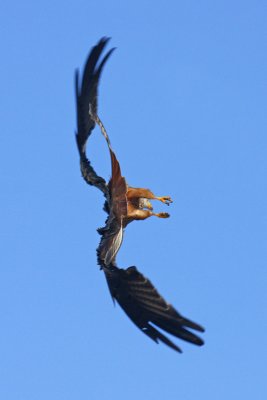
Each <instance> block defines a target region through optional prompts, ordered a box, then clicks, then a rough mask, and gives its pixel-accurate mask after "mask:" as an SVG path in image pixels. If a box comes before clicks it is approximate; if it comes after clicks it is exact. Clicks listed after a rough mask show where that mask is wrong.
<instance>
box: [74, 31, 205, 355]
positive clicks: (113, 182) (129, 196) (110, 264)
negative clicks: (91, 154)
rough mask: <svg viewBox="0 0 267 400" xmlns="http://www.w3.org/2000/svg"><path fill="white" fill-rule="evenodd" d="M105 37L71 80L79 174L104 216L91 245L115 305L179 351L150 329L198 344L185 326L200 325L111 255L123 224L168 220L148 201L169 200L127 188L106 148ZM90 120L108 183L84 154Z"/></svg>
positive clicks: (191, 327) (198, 340)
mask: <svg viewBox="0 0 267 400" xmlns="http://www.w3.org/2000/svg"><path fill="white" fill-rule="evenodd" d="M108 40H109V39H107V38H102V39H101V40H100V41H99V42H98V43H97V45H96V46H94V47H93V48H92V50H91V52H90V54H89V56H88V58H87V61H86V64H85V67H84V71H83V77H82V80H81V82H79V74H78V72H76V78H75V83H76V100H77V125H78V130H77V133H76V140H77V146H78V150H79V154H80V166H81V172H82V176H83V178H84V179H85V181H86V182H87V183H88V184H89V185H93V186H95V187H97V188H98V189H100V190H101V191H102V192H103V194H104V196H105V198H106V201H105V205H104V210H105V211H106V212H107V214H108V218H107V220H106V224H105V226H104V227H103V228H99V229H98V232H99V234H100V235H101V240H100V244H99V246H98V249H97V257H98V264H99V265H100V268H101V269H103V271H104V273H105V276H106V279H107V283H108V286H109V289H110V293H111V295H112V298H113V299H114V300H116V301H117V302H118V303H119V304H120V306H121V307H122V308H123V310H124V311H125V312H126V314H127V315H128V316H129V318H130V319H131V320H132V321H133V322H134V323H135V324H136V325H137V326H138V327H139V328H140V329H141V330H142V331H143V332H144V333H145V334H146V335H148V336H149V337H150V338H151V339H153V340H154V341H155V342H157V343H158V342H159V341H162V342H163V343H165V344H166V345H168V346H169V347H171V348H173V349H175V350H176V351H179V352H181V349H180V348H179V347H178V346H177V345H175V344H174V343H173V342H171V340H170V339H168V338H167V337H166V336H165V335H163V333H161V332H160V331H159V330H158V329H156V326H157V327H158V328H160V329H162V330H163V331H166V332H167V333H170V334H172V335H174V336H176V337H178V338H180V339H183V340H186V341H188V342H191V343H193V344H196V345H202V344H203V343H204V342H203V340H202V339H201V338H200V337H198V336H197V335H196V334H195V333H193V332H191V331H190V330H188V329H187V328H189V329H193V330H197V331H199V332H203V331H204V329H203V328H202V327H201V326H200V325H198V324H196V323H194V322H192V321H190V320H188V319H187V318H184V317H183V316H182V315H181V314H179V313H178V312H177V311H176V310H175V309H174V308H173V306H172V305H170V304H169V303H167V302H166V301H165V300H164V299H163V297H162V296H161V295H160V294H159V293H158V292H157V290H156V289H155V287H154V286H153V285H152V283H151V282H150V281H149V280H148V279H146V278H145V277H144V276H143V275H142V274H141V273H140V272H139V271H138V270H137V269H136V267H129V268H127V269H121V268H118V266H117V265H116V255H117V253H118V251H119V248H120V246H121V244H122V240H123V233H124V229H125V228H126V226H127V225H128V224H129V223H130V222H132V221H134V220H143V219H146V218H149V217H151V216H156V217H159V218H168V217H169V214H168V213H165V212H160V213H154V212H153V208H152V205H151V202H150V200H159V201H161V202H162V203H165V204H167V205H169V204H170V203H171V202H172V200H171V198H170V197H169V196H162V197H158V196H155V195H154V194H153V193H152V192H151V191H150V190H149V189H144V188H133V187H130V186H128V184H127V182H126V180H125V178H124V177H123V176H122V174H121V168H120V164H119V162H118V160H117V158H116V155H115V153H114V152H113V150H112V148H111V144H110V140H109V137H108V135H107V132H106V130H105V128H104V126H103V124H102V122H101V121H100V119H99V117H98V115H97V108H98V107H97V99H98V84H99V79H100V75H101V72H102V69H103V66H104V65H105V63H106V61H107V60H108V58H109V56H110V55H111V53H112V52H113V50H114V49H111V50H109V52H108V53H107V54H106V55H105V57H104V58H103V59H102V61H101V62H100V63H99V59H100V56H101V53H102V52H103V50H104V47H105V46H106V44H107V42H108ZM95 124H98V125H99V127H100V129H101V132H102V133H103V135H104V137H105V139H106V141H107V145H108V149H109V153H110V158H111V170H112V174H111V179H110V180H109V182H108V183H107V182H106V181H105V179H103V178H102V177H100V176H98V175H97V173H96V172H95V170H94V169H93V167H92V166H91V163H90V161H89V160H88V158H87V156H86V144H87V141H88V138H89V136H90V135H91V133H92V130H93V129H94V127H95Z"/></svg>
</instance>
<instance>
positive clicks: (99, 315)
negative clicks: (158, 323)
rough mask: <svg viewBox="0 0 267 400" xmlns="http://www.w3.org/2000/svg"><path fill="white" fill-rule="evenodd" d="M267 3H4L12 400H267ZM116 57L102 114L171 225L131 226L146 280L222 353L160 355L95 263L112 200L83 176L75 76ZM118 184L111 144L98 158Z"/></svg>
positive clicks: (129, 250) (4, 333)
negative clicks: (91, 60)
mask: <svg viewBox="0 0 267 400" xmlns="http://www.w3.org/2000/svg"><path fill="white" fill-rule="evenodd" d="M266 14H267V9H266V2H264V1H260V0H254V1H246V0H245V1H227V0H226V1H212V0H209V1H197V0H194V1H193V0H191V1H190V0H189V1H180V0H178V1H174V0H172V1H166V2H163V1H145V0H142V1H141V0H135V1H118V0H114V1H108V0H104V1H103V0H99V1H89V0H87V1H82V0H76V1H53V2H52V1H50V2H47V1H27V0H25V1H18V0H17V1H13V2H12V1H7V0H2V2H1V5H0V15H1V17H0V19H1V21H0V42H1V55H2V57H1V65H0V68H1V74H0V79H1V97H0V102H1V107H0V113H1V116H0V124H1V135H0V146H1V159H0V170H1V176H0V179H1V183H0V184H1V194H0V201H1V207H0V214H1V242H0V243H1V244H0V246H1V252H0V264H1V267H0V274H1V276H0V315H1V328H0V382H1V383H0V398H1V399H3V400H47V399H49V400H72V399H75V400H78V399H90V400H96V399H101V400H106V399H117V400H122V399H123V400H124V399H125V398H127V399H128V400H132V399H144V398H146V399H154V400H159V399H168V400H176V399H183V400H191V399H194V400H195V399H205V400H225V399H227V400H232V399H235V400H236V399H244V400H246V399H249V400H251V399H253V400H262V399H265V398H267V382H266V376H267V375H266V373H267V369H266V362H267V359H266V358H267V333H266V328H267V289H266V285H267V272H266V267H267V264H266V261H267V250H266V239H267V226H266V225H267V210H266V209H267V207H266V195H267V188H266V172H267V157H266V155H267V154H266V153H267V135H266V133H267V132H266V122H267V121H266V67H267V65H266V64H267V63H266V55H267V51H266V50H267V49H266V42H267V40H266V39H267V38H266V33H267V32H266V31H267V29H266ZM102 36H111V37H112V41H111V43H110V46H115V47H117V50H116V51H115V53H113V55H112V57H111V59H110V60H109V61H108V63H107V65H106V67H105V70H104V73H103V76H102V80H101V87H100V98H99V114H100V117H101V118H102V120H103V122H104V123H105V125H106V128H107V130H108V133H109V135H110V138H111V142H112V146H113V148H114V150H115V152H116V154H117V156H118V159H119V160H120V163H121V167H122V172H123V174H124V175H125V176H126V178H127V180H128V182H129V183H130V184H131V185H133V186H144V187H149V188H150V189H152V190H153V191H154V192H155V193H156V194H159V195H171V196H172V198H173V200H174V203H173V204H172V205H171V206H170V208H168V209H167V207H165V206H164V205H163V204H162V205H161V204H155V208H156V209H157V210H160V211H169V212H170V213H171V218H170V219H168V220H158V219H156V218H155V219H152V218H151V219H150V220H148V221H145V222H139V223H138V222H136V223H133V224H132V225H130V226H129V227H128V228H127V231H126V235H125V240H124V243H123V246H122V248H121V251H120V253H119V256H118V264H119V265H120V266H121V267H127V266H130V265H136V266H137V267H138V269H139V270H140V271H141V272H142V273H144V274H145V275H146V276H148V277H149V278H150V279H151V281H152V282H153V283H154V284H155V286H156V287H157V288H158V290H159V291H160V293H162V294H163V295H164V297H165V298H166V299H167V300H168V301H170V302H171V303H172V304H173V305H174V306H175V307H176V308H177V309H178V310H179V311H180V312H181V313H182V314H184V315H185V316H187V317H189V318H191V319H193V320H194V321H196V322H199V323H201V324H203V325H204V326H205V327H206V332H205V334H204V335H203V338H204V339H205V342H206V343H205V346H203V347H202V348H198V347H195V346H192V345H189V344H187V343H184V342H182V341H179V340H176V339H175V338H174V341H175V342H176V343H177V344H178V345H180V346H181V347H182V349H183V351H184V352H183V354H182V355H179V354H177V353H175V352H174V351H172V350H170V349H169V348H167V347H166V346H164V345H163V344H160V345H156V344H155V343H153V342H152V341H151V340H149V339H148V338H147V337H146V336H145V335H144V334H142V332H140V331H139V330H137V329H136V327H135V326H134V325H133V324H132V323H131V321H130V320H129V319H128V318H127V317H126V315H124V313H123V312H122V311H121V309H120V308H119V307H118V306H116V307H114V306H113V304H112V301H111V298H110V295H109V292H108V289H107V285H106V282H105V279H104V276H103V273H102V272H100V271H99V269H98V267H97V265H96V254H95V249H96V247H97V245H98V241H99V236H98V234H97V232H96V228H97V227H99V226H103V223H104V220H105V214H104V213H103V211H102V205H103V197H102V195H101V193H99V192H98V191H97V190H96V189H94V188H91V187H89V186H87V185H86V184H85V182H84V181H83V180H82V178H81V176H80V171H79V161H78V153H77V149H76V144H75V140H74V131H75V126H76V115H75V102H74V82H73V81H74V79H73V75H74V69H75V68H76V67H79V68H81V67H82V66H83V63H84V61H85V58H86V56H87V54H88V51H89V50H90V48H91V46H93V45H94V44H95V43H96V42H97V41H98V40H99V38H100V37H102ZM88 152H89V155H90V157H91V159H92V161H93V165H94V166H95V168H96V169H97V171H98V172H99V173H100V174H102V175H103V176H104V177H105V178H106V179H108V178H109V175H110V163H109V156H108V152H107V148H106V145H105V142H104V139H103V137H102V136H101V134H100V132H99V131H98V130H96V131H95V132H94V134H93V137H92V140H91V141H90V144H89V148H88Z"/></svg>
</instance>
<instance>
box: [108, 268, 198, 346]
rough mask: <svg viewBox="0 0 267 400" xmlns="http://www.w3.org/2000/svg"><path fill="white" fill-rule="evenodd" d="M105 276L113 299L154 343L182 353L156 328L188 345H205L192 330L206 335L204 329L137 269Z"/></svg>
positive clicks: (117, 270) (109, 271) (121, 270)
mask: <svg viewBox="0 0 267 400" xmlns="http://www.w3.org/2000/svg"><path fill="white" fill-rule="evenodd" d="M105 275H106V278H107V282H108V286H109V289H110V292H111V294H112V297H113V298H114V299H115V300H116V301H117V302H118V303H119V304H120V306H121V307H122V309H123V310H124V311H125V313H126V314H127V315H128V317H129V318H130V319H131V320H132V322H133V323H134V324H135V325H137V326H138V328H139V329H141V331H142V332H143V333H145V334H146V335H147V336H149V337H150V338H151V339H152V340H154V341H155V342H157V343H158V342H159V341H161V342H163V343H165V344H166V345H167V346H169V347H171V348H172V349H174V350H176V351H178V352H181V349H180V348H179V347H178V346H176V345H175V344H174V343H173V342H172V341H171V340H170V339H169V338H167V337H166V336H165V335H163V334H162V333H161V332H160V331H158V330H157V329H156V328H155V326H156V327H157V328H160V329H161V330H163V331H165V332H166V333H169V334H171V335H173V336H175V337H177V338H179V339H182V340H185V341H186V342H189V343H192V344H195V345H198V346H202V345H203V344H204V341H203V340H202V339H201V338H200V337H198V336H197V335H196V334H195V333H193V332H191V330H190V329H195V330H198V331H201V332H202V331H204V329H203V328H202V327H201V326H200V325H198V324H196V323H195V322H192V321H190V320H188V319H186V318H184V317H183V316H182V315H181V314H179V313H178V311H176V310H175V309H174V307H173V306H171V305H170V304H168V303H167V302H166V301H165V300H164V299H163V297H162V296H161V295H160V294H159V293H158V292H157V290H156V288H155V287H154V286H153V285H152V283H151V282H150V281H149V280H148V279H146V278H145V277H144V276H143V275H142V274H141V273H140V272H139V271H138V270H137V269H136V268H135V267H130V268H127V269H126V270H124V269H119V268H117V267H113V268H112V269H110V270H105ZM188 328H189V329H188Z"/></svg>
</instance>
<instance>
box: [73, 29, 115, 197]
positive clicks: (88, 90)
mask: <svg viewBox="0 0 267 400" xmlns="http://www.w3.org/2000/svg"><path fill="white" fill-rule="evenodd" d="M108 40H109V39H108V38H105V37H104V38H102V39H100V41H99V42H98V43H97V45H96V46H94V47H93V48H92V50H91V52H90V54H89V56H88V58H87V61H86V63H85V67H84V71H83V76H82V80H81V82H79V81H80V79H79V72H78V71H76V74H75V89H76V105H77V133H76V141H77V146H78V150H79V154H80V166H81V172H82V176H83V178H84V179H85V181H86V182H87V183H88V184H90V185H93V186H96V187H97V188H99V189H100V190H101V191H102V192H103V193H104V195H105V196H106V197H107V196H108V188H107V185H106V182H105V180H104V179H103V178H102V177H100V176H98V175H97V173H96V172H95V170H94V169H93V167H92V166H91V163H90V161H89V160H88V159H87V157H86V142H87V140H88V138H89V136H90V134H91V132H92V130H93V129H94V127H95V121H94V120H93V119H92V118H91V116H90V114H89V105H91V108H92V111H93V112H94V113H95V114H96V113H97V96H98V85H99V79H100V76H101V72H102V70H103V67H104V65H105V63H106V61H107V60H108V58H109V57H110V55H111V53H112V52H113V50H114V48H113V49H111V50H109V51H108V53H107V54H106V55H105V57H104V58H103V59H102V61H101V62H100V64H99V59H100V56H101V54H102V52H103V50H104V48H105V46H106V44H107V42H108Z"/></svg>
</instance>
